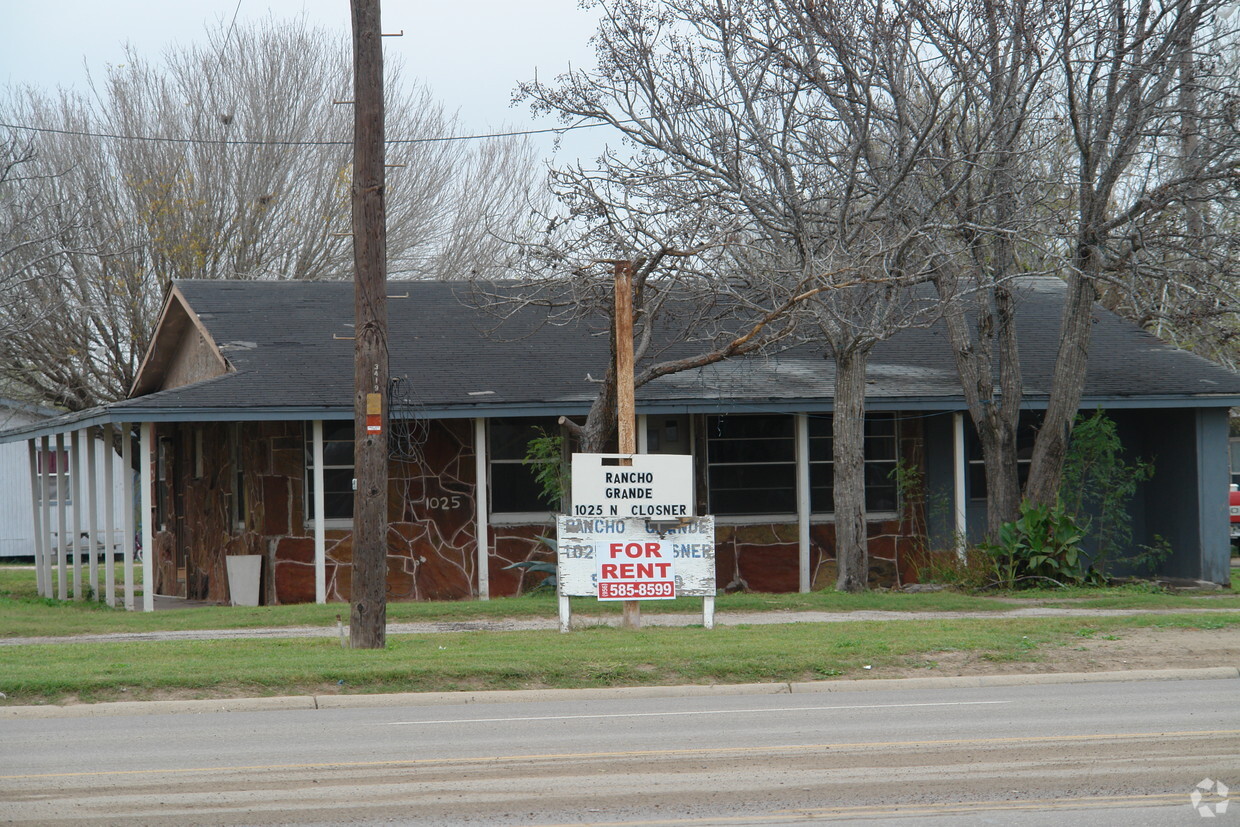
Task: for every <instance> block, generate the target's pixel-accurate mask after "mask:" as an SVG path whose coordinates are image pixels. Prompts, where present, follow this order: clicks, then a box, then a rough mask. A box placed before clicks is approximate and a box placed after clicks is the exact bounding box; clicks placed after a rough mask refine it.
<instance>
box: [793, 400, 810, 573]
mask: <svg viewBox="0 0 1240 827" xmlns="http://www.w3.org/2000/svg"><path fill="white" fill-rule="evenodd" d="M795 422H796V442H797V549H798V554H797V560H798V563H799V566H798V568H799V571H800V588H801V592H802V593H805V592H808V591H809V590H810V586H811V585H812V584H811V583H810V571H809V512H810V497H809V494H810V489H809V417H808V416H806V415H805V414H803V413H799V414H796V415H795Z"/></svg>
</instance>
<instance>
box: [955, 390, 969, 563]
mask: <svg viewBox="0 0 1240 827" xmlns="http://www.w3.org/2000/svg"><path fill="white" fill-rule="evenodd" d="M952 426H953V427H952V449H953V453H954V456H955V468H954V469H953V471H954V473H953V474H952V478H953V480H954V482H955V485H954V488H953V501H954V505H955V508H954V509H953V511H954V512H955V515H956V520H955V523H956V554H957V555H958V556H959V557H960V559H962V560H963V559H964V556H965V550H966V549H967V548H968V544H969V526H968V520H967V515H966V514H965V503H966V501H965V493H964V480H965V475H966V474H967V473H968V466H967V465H966V464H965V461H964V413H963V412H962V411H957V412H956V413H954V414H952Z"/></svg>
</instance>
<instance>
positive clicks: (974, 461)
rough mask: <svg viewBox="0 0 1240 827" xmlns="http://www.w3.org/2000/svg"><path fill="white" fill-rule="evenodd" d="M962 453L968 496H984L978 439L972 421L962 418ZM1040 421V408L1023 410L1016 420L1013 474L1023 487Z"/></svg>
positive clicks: (1031, 460) (983, 478) (984, 475)
mask: <svg viewBox="0 0 1240 827" xmlns="http://www.w3.org/2000/svg"><path fill="white" fill-rule="evenodd" d="M965 423H966V425H968V426H969V427H966V428H965V456H966V457H967V458H968V464H969V499H971V500H984V499H986V461H985V460H984V459H983V458H982V442H981V440H980V439H978V436H977V431H976V430H975V429H974V428H973V427H972V424H973V420H972V419H971V418H968V417H966V419H965ZM1041 424H1042V412H1041V411H1024V412H1022V413H1021V415H1020V419H1019V420H1018V421H1017V423H1016V473H1017V476H1018V478H1019V479H1020V487H1021V489H1022V490H1023V489H1024V487H1025V481H1026V480H1028V479H1029V466H1030V465H1032V464H1033V443H1034V441H1035V440H1036V439H1037V438H1038V426H1040V425H1041Z"/></svg>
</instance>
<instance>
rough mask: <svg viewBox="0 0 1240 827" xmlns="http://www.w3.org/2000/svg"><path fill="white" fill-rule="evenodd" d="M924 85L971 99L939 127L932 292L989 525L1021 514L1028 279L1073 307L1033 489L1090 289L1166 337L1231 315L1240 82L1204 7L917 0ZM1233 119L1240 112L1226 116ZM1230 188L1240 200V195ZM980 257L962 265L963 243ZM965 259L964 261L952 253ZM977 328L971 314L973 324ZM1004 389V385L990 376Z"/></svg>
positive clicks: (1083, 350)
mask: <svg viewBox="0 0 1240 827" xmlns="http://www.w3.org/2000/svg"><path fill="white" fill-rule="evenodd" d="M911 8H912V9H913V15H914V16H915V18H916V28H915V32H916V35H915V39H920V40H921V41H922V43H923V46H922V48H921V49H920V52H919V53H920V54H922V55H923V56H925V57H926V58H927V59H928V61H929V62H934V61H939V60H941V61H942V63H941V66H942V67H943V69H944V71H943V72H941V73H938V74H935V73H927V74H926V75H924V77H925V78H926V79H927V80H928V81H929V82H930V83H931V88H930V89H928V90H927V91H926V92H925V93H924V94H926V95H927V96H949V97H950V98H951V99H952V100H955V101H958V105H957V106H956V107H955V108H954V109H953V110H952V112H951V114H950V119H951V120H952V123H953V126H952V128H951V129H948V130H944V131H943V132H942V133H941V135H942V137H943V139H944V144H943V146H942V150H941V153H940V158H939V159H936V160H935V161H934V162H933V163H934V165H935V166H936V167H937V169H938V170H939V180H938V182H937V185H936V192H947V193H951V195H950V197H948V198H945V199H941V200H940V204H941V205H942V207H943V214H944V219H943V222H942V226H941V228H940V231H939V232H938V233H936V234H934V235H933V236H932V237H930V238H929V239H928V241H929V242H930V243H931V244H932V246H934V247H935V248H936V249H938V250H939V251H940V252H942V253H943V255H944V259H943V263H942V264H941V265H940V266H939V267H938V268H937V273H936V284H937V285H938V286H939V288H940V294H941V295H942V296H943V298H944V299H945V300H949V301H948V302H947V304H946V305H945V307H946V319H947V329H948V333H949V336H950V339H951V342H952V346H953V350H954V352H955V356H956V362H957V368H958V370H959V373H960V377H961V382H962V387H963V391H964V395H965V399H966V402H967V404H968V407H969V410H970V414H971V417H972V419H973V422H974V425H975V426H976V430H977V433H978V436H979V439H980V442H981V446H982V450H983V457H984V459H985V469H986V479H987V489H988V524H987V527H988V531H989V533H991V534H993V533H995V532H996V531H997V530H998V527H999V526H1000V525H1001V524H1002V523H1003V522H1005V521H1009V520H1011V519H1014V518H1015V516H1016V509H1017V506H1018V504H1019V497H1020V485H1019V481H1018V474H1017V463H1016V455H1015V444H1016V429H1017V422H1018V413H1019V410H1020V407H1021V404H1022V401H1023V397H1024V387H1023V381H1022V375H1021V370H1020V362H1019V351H1018V342H1017V337H1016V327H1015V320H1016V318H1017V315H1018V313H1019V308H1018V301H1017V298H1018V296H1017V293H1016V292H1014V291H1013V288H1012V285H1013V283H1014V280H1015V279H1017V278H1019V277H1021V276H1027V275H1039V274H1053V275H1057V276H1060V277H1061V278H1063V279H1064V281H1065V282H1066V286H1067V300H1066V303H1065V307H1064V312H1063V318H1062V321H1061V329H1060V344H1059V352H1058V356H1057V360H1056V364H1055V370H1054V375H1053V382H1052V386H1051V388H1050V395H1049V400H1048V405H1049V409H1048V411H1047V414H1046V417H1045V420H1044V423H1043V426H1042V428H1041V429H1040V430H1039V431H1038V434H1037V440H1036V443H1035V450H1034V463H1033V466H1032V468H1031V471H1030V480H1029V482H1028V484H1027V486H1026V488H1025V491H1024V493H1025V495H1026V496H1028V497H1029V498H1031V499H1033V500H1035V501H1040V502H1046V501H1052V500H1053V499H1054V498H1055V496H1057V493H1058V488H1059V477H1060V470H1061V466H1062V458H1063V453H1064V450H1065V448H1066V445H1067V438H1068V435H1069V433H1070V431H1071V427H1072V423H1073V420H1074V418H1075V416H1076V412H1077V409H1078V407H1079V404H1080V398H1081V394H1082V391H1083V387H1084V377H1085V369H1086V365H1087V361H1086V354H1087V351H1088V346H1089V337H1090V331H1091V313H1092V307H1093V302H1094V300H1095V299H1097V298H1099V297H1102V298H1105V299H1107V300H1108V301H1107V303H1108V304H1109V305H1110V306H1112V307H1115V308H1117V309H1120V310H1122V311H1124V312H1127V313H1129V314H1130V315H1132V316H1134V317H1135V318H1138V319H1139V320H1140V321H1142V322H1144V323H1147V324H1150V323H1153V322H1155V320H1159V321H1164V320H1165V321H1167V322H1168V324H1167V327H1166V328H1164V330H1162V331H1160V332H1162V333H1164V334H1166V333H1167V332H1169V331H1170V330H1172V329H1174V328H1173V323H1171V321H1170V316H1171V315H1173V314H1175V315H1177V317H1178V318H1177V321H1178V324H1179V325H1181V326H1182V325H1184V324H1185V322H1186V321H1188V320H1192V321H1194V322H1199V323H1202V324H1208V323H1211V322H1213V323H1215V324H1217V323H1218V322H1219V321H1221V320H1223V319H1225V318H1226V314H1227V313H1228V312H1230V311H1232V310H1234V308H1235V306H1236V305H1235V301H1234V298H1232V297H1233V296H1234V283H1235V282H1234V279H1230V278H1228V274H1229V273H1230V272H1231V271H1232V270H1233V269H1234V263H1231V262H1228V260H1227V257H1226V255H1225V252H1224V251H1225V250H1226V249H1227V240H1226V237H1225V234H1224V233H1222V232H1219V231H1218V230H1216V229H1214V226H1217V225H1212V224H1211V221H1209V220H1207V217H1209V216H1218V215H1219V214H1220V213H1221V212H1222V211H1223V210H1225V209H1226V205H1227V204H1228V202H1229V201H1231V200H1234V195H1232V194H1230V193H1233V192H1234V186H1235V174H1236V166H1235V165H1236V158H1237V156H1236V154H1235V153H1236V130H1235V123H1234V111H1235V94H1236V89H1237V86H1236V78H1235V75H1234V72H1232V73H1228V72H1225V71H1222V70H1221V69H1220V68H1219V67H1220V66H1221V64H1222V61H1220V60H1219V59H1218V58H1217V57H1216V58H1213V59H1212V58H1209V57H1208V56H1209V55H1211V54H1212V53H1217V52H1218V51H1219V44H1220V43H1221V42H1222V41H1223V39H1224V38H1225V36H1226V33H1225V32H1224V31H1223V30H1222V28H1220V26H1221V23H1220V22H1219V21H1217V20H1216V18H1215V15H1214V11H1215V10H1217V8H1218V5H1217V4H1212V3H1207V2H1195V3H1194V2H1166V3H1163V2H1152V1H1151V2H1142V1H1140V0H1138V1H1137V2H1118V3H1116V2H1097V3H1094V2H1087V1H1086V0H1082V2H1072V3H1067V4H1052V3H1048V2H1044V1H1043V0H1018V2H1013V3H1004V4H995V3H991V2H987V1H986V0H978V2H972V3H966V4H964V5H963V6H961V5H959V4H949V3H940V2H935V1H934V0H927V1H926V2H919V3H916V4H913V5H912V6H911ZM1229 113H1232V114H1229ZM1229 190H1230V192H1229ZM961 251H964V252H966V253H967V255H965V256H961V255H960V252H961ZM951 262H954V264H952V263H951ZM969 313H971V314H973V317H974V321H973V323H972V324H969V323H968V320H967V315H968V314H969ZM996 381H997V384H996Z"/></svg>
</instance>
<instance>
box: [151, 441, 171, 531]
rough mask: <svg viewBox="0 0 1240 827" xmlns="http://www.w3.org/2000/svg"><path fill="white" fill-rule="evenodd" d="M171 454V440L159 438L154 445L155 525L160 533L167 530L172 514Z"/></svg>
mask: <svg viewBox="0 0 1240 827" xmlns="http://www.w3.org/2000/svg"><path fill="white" fill-rule="evenodd" d="M171 453H172V440H171V439H169V438H168V437H166V436H161V437H160V438H159V440H158V441H157V442H156V445H155V525H157V526H159V530H160V531H166V530H167V529H168V515H169V514H170V513H172V502H171V501H172V496H173V493H172V486H171V485H169V480H171V479H172V475H171V471H172V469H171V468H170V467H169V466H170V464H171V463H172V458H171V456H170V455H171Z"/></svg>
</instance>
